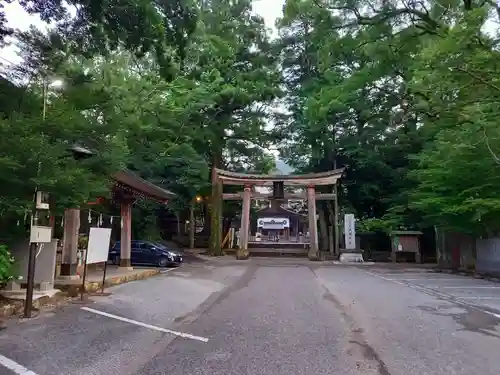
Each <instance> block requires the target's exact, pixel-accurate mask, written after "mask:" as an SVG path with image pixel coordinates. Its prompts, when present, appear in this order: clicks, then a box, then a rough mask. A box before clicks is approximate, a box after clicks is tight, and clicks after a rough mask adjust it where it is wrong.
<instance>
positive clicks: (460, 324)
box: [0, 259, 500, 375]
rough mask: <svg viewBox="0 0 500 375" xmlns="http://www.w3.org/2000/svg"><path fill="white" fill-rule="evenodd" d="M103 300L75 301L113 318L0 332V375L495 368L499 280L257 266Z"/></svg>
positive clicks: (180, 274) (185, 271)
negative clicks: (10, 367)
mask: <svg viewBox="0 0 500 375" xmlns="http://www.w3.org/2000/svg"><path fill="white" fill-rule="evenodd" d="M111 291H112V292H113V294H112V295H111V296H109V297H100V298H96V301H95V302H94V303H92V304H90V305H86V306H84V307H89V308H91V309H95V310H96V311H97V312H100V313H104V314H112V315H111V316H109V315H108V316H104V315H101V314H97V313H95V312H93V311H86V310H83V309H82V308H81V307H82V306H80V305H70V306H67V307H65V308H63V309H60V310H56V311H54V312H52V313H46V314H43V315H41V316H40V317H38V318H36V319H33V320H30V321H25V322H19V323H17V324H14V325H11V326H10V327H9V328H8V329H7V330H4V331H2V332H1V334H0V375H3V374H6V375H12V374H15V373H18V374H20V373H22V372H21V370H20V368H18V369H17V370H16V371H17V372H14V371H11V370H7V369H6V368H4V367H2V365H1V363H2V361H3V363H4V365H5V360H4V358H8V359H11V360H13V361H15V362H16V363H18V364H20V365H22V366H23V367H25V368H26V369H28V370H31V371H32V372H33V373H32V374H30V375H33V374H34V375H59V374H60V375H62V374H65V375H69V374H71V375H80V374H81V375H93V374H99V375H108V374H109V375H116V374H120V375H128V374H130V375H153V374H169V375H176V374H183V375H184V374H185V375H189V374H192V375H203V374H211V375H215V374H221V375H222V374H224V375H228V374H234V375H244V374H251V375H260V374H262V375H264V374H265V375H274V374H276V375H282V374H293V375H298V374H307V375H316V374H318V375H319V374H335V375H337V374H338V375H340V374H343V375H344V374H345V375H350V374H363V375H372V374H380V375H407V374H419V375H420V374H436V375H437V374H439V375H443V374H450V375H451V374H464V375H465V374H467V375H470V374H471V373H472V374H481V375H490V374H492V375H493V374H495V375H497V374H499V373H500V360H499V359H498V358H499V357H498V349H497V348H498V346H499V344H500V331H499V328H498V327H499V323H500V310H499V308H500V305H499V302H500V284H494V283H490V282H487V281H483V280H475V279H472V278H467V277H461V276H455V275H446V274H435V273H431V272H428V271H427V270H422V269H411V268H409V269H404V268H398V269H391V268H389V267H383V266H379V265H376V266H368V267H352V266H343V265H331V264H330V265H328V264H327V263H311V262H308V261H305V260H293V261H290V260H280V259H258V260H257V259H256V260H252V261H246V262H240V263H235V262H231V263H230V264H228V265H224V264H223V263H222V262H218V263H217V264H216V265H215V263H213V262H193V263H191V264H187V265H185V266H183V267H182V268H180V269H176V270H173V271H170V272H168V273H164V274H161V275H158V276H157V277H154V278H151V279H148V280H143V281H137V282H133V283H129V284H124V285H121V286H118V287H115V288H112V290H111ZM120 319H121V320H120ZM127 319H128V320H127ZM131 320H132V321H131ZM137 324H142V326H140V325H137ZM165 329H169V330H172V331H174V332H168V331H167V332H166V331H165ZM180 333H187V334H190V335H191V336H189V337H179V336H176V334H177V335H178V334H180ZM2 356H4V357H2ZM26 375H27V374H26Z"/></svg>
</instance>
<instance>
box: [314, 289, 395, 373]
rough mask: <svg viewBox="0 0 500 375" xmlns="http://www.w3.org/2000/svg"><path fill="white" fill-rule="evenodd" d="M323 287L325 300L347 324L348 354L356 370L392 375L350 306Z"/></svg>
mask: <svg viewBox="0 0 500 375" xmlns="http://www.w3.org/2000/svg"><path fill="white" fill-rule="evenodd" d="M322 286H323V289H324V291H325V293H324V294H323V299H325V300H326V301H329V302H331V303H332V304H333V305H334V306H335V308H336V309H337V310H338V311H339V312H340V314H341V316H342V319H343V320H344V322H345V323H346V326H347V332H348V343H349V345H348V350H347V353H349V354H350V355H351V356H352V357H353V359H354V360H355V362H356V364H355V365H356V370H357V371H359V373H360V374H363V375H368V374H378V375H391V374H390V372H389V369H388V368H387V365H386V364H385V363H384V361H383V360H382V358H380V356H379V355H378V353H377V352H376V350H375V349H374V348H373V347H372V346H371V345H370V344H369V343H368V341H367V340H366V338H365V337H364V331H363V329H362V328H361V327H358V326H357V323H356V320H355V319H354V317H353V312H352V311H351V308H350V306H345V305H344V304H342V302H340V301H339V300H338V299H337V298H336V297H335V296H334V295H333V294H332V293H331V292H330V291H329V290H328V288H327V287H326V286H325V285H322Z"/></svg>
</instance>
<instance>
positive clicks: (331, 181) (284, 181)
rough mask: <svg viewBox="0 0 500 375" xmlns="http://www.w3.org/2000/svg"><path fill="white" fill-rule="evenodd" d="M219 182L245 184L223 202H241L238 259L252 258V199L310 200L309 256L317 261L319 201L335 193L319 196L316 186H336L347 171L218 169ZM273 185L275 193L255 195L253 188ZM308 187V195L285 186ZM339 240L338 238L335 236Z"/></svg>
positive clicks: (308, 204) (342, 169) (308, 203)
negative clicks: (263, 172) (287, 190)
mask: <svg viewBox="0 0 500 375" xmlns="http://www.w3.org/2000/svg"><path fill="white" fill-rule="evenodd" d="M215 172H216V178H217V183H222V184H223V185H243V187H244V188H243V193H239V194H223V195H222V199H226V200H230V199H242V200H243V205H242V212H241V230H240V247H239V249H238V250H237V251H236V258H237V259H247V258H248V257H249V254H250V253H249V251H248V239H249V229H250V228H249V227H250V206H251V200H252V199H262V198H267V199H268V198H271V199H280V200H286V199H304V200H307V211H308V219H309V232H310V244H309V251H308V257H309V259H310V260H317V259H318V258H319V257H318V225H317V220H316V200H332V199H335V194H316V186H321V185H333V186H335V185H336V184H337V180H338V179H339V178H340V177H341V176H342V173H343V172H344V168H339V169H335V170H332V171H328V172H321V173H310V174H303V175H257V174H244V173H236V172H229V171H225V170H222V169H216V171H215ZM269 185H272V187H273V190H274V193H273V195H272V196H271V197H270V196H269V195H265V196H263V195H262V194H255V193H252V190H253V187H254V186H269ZM285 185H287V186H294V187H306V188H307V192H306V193H305V194H287V193H285V192H284V186H285ZM336 227H337V226H336ZM336 237H337V238H338V236H336Z"/></svg>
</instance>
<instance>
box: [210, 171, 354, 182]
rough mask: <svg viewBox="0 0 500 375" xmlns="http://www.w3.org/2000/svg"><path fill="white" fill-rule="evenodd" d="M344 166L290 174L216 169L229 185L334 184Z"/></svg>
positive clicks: (218, 174) (220, 177)
mask: <svg viewBox="0 0 500 375" xmlns="http://www.w3.org/2000/svg"><path fill="white" fill-rule="evenodd" d="M343 172H344V168H338V169H334V170H331V171H327V172H319V173H307V174H289V175H261V174H245V173H237V172H230V171H226V170H223V169H216V173H217V176H218V177H219V179H221V180H222V183H223V184H229V185H245V184H250V185H264V184H266V183H272V182H278V181H283V182H284V183H285V184H286V185H301V186H305V185H333V184H335V183H336V182H337V180H338V179H339V178H340V177H341V176H342V173H343Z"/></svg>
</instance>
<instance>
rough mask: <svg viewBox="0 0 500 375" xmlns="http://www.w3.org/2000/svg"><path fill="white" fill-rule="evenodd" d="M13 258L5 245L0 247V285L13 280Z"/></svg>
mask: <svg viewBox="0 0 500 375" xmlns="http://www.w3.org/2000/svg"><path fill="white" fill-rule="evenodd" d="M13 264H14V258H13V257H12V254H11V253H10V251H9V248H8V247H7V246H6V245H0V284H5V283H6V282H7V281H9V280H12V279H13V278H14V267H13Z"/></svg>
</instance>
